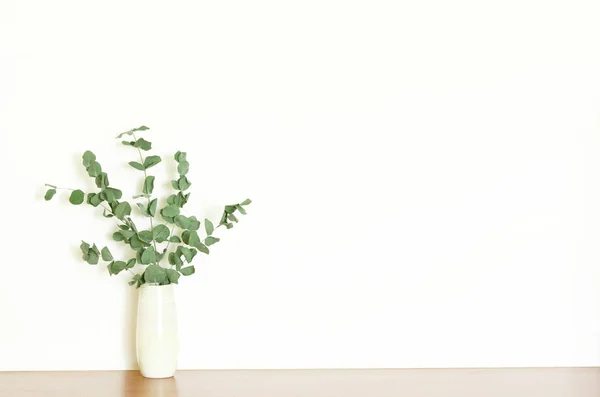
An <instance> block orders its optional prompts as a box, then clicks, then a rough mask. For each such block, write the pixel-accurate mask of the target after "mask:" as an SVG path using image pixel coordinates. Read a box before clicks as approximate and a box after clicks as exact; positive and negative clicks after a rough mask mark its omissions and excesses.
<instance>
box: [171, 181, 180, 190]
mask: <svg viewBox="0 0 600 397" xmlns="http://www.w3.org/2000/svg"><path fill="white" fill-rule="evenodd" d="M171 186H173V189H175V190H179V183H178V182H177V181H171Z"/></svg>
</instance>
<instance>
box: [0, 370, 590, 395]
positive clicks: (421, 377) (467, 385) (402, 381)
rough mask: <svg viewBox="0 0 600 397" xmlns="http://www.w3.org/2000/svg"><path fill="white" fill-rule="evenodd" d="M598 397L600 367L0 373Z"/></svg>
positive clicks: (33, 390)
mask: <svg viewBox="0 0 600 397" xmlns="http://www.w3.org/2000/svg"><path fill="white" fill-rule="evenodd" d="M38 396H40V397H41V396H43V397H59V396H60V397H74V396H82V397H96V396H102V397H120V396H127V397H142V396H143V397H171V396H182V397H188V396H190V397H192V396H193V397H226V396H227V397H255V396H256V397H284V396H285V397H288V396H289V397H301V396H302V397H303V396H307V397H308V396H311V397H320V396H323V397H337V396H340V397H342V396H343V397H353V396H365V397H388V396H390V397H391V396H394V397H402V396H408V397H442V396H443V397H500V396H502V397H520V396H523V397H598V396H600V368H545V369H543V368H540V369H536V368H531V369H439V370H437V369H435V370H432V369H425V370H418V369H415V370H410V369H409V370H395V369H382V370H371V369H369V370H257V371H246V370H238V371H179V372H178V373H177V375H176V376H175V377H174V378H170V379H145V378H143V377H142V376H141V375H140V374H139V372H138V371H106V372H103V371H98V372H96V371H91V372H85V371H81V372H0V397H38Z"/></svg>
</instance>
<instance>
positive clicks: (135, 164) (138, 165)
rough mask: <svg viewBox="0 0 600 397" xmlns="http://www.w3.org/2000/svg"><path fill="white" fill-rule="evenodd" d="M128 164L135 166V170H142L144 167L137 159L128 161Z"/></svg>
mask: <svg viewBox="0 0 600 397" xmlns="http://www.w3.org/2000/svg"><path fill="white" fill-rule="evenodd" d="M129 165H130V166H132V167H133V168H135V169H136V170H140V171H144V170H145V169H146V168H145V167H144V166H143V165H142V164H140V163H138V162H137V161H130V162H129Z"/></svg>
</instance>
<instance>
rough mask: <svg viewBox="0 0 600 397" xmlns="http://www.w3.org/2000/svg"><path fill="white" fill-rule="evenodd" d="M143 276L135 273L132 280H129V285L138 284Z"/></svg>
mask: <svg viewBox="0 0 600 397" xmlns="http://www.w3.org/2000/svg"><path fill="white" fill-rule="evenodd" d="M141 278H142V275H141V274H135V275H134V276H133V278H132V279H131V281H130V282H129V285H134V284H138V283H139V282H140V279H141Z"/></svg>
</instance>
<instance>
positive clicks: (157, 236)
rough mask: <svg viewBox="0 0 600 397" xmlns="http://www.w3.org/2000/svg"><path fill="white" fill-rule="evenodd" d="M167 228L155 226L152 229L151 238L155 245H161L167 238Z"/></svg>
mask: <svg viewBox="0 0 600 397" xmlns="http://www.w3.org/2000/svg"><path fill="white" fill-rule="evenodd" d="M169 234H170V233H169V228H168V227H166V226H165V225H157V226H155V227H154V229H152V236H153V237H154V240H155V241H156V242H157V243H162V242H163V241H165V240H167V239H168V238H169Z"/></svg>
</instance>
